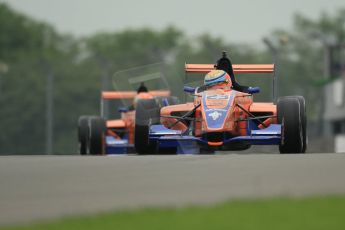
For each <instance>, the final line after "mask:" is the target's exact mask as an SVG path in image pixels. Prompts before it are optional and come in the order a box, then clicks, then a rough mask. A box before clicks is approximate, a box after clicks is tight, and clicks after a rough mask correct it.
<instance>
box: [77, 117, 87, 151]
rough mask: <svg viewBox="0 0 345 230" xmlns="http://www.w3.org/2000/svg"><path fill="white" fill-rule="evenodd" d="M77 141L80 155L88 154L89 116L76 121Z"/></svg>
mask: <svg viewBox="0 0 345 230" xmlns="http://www.w3.org/2000/svg"><path fill="white" fill-rule="evenodd" d="M78 141H79V153H80V155H86V154H88V143H89V116H81V117H79V119H78Z"/></svg>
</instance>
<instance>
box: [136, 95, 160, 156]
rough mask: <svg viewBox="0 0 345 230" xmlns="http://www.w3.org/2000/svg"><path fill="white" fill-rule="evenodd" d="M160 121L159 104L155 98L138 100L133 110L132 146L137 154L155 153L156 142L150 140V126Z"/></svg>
mask: <svg viewBox="0 0 345 230" xmlns="http://www.w3.org/2000/svg"><path fill="white" fill-rule="evenodd" d="M159 123H160V106H159V105H158V103H157V101H156V100H155V99H148V100H139V101H138V102H137V107H136V111H135V130H134V147H135V150H136V151H137V153H138V154H139V155H145V154H155V153H156V150H157V142H156V141H153V140H150V138H149V131H150V126H151V125H153V124H159Z"/></svg>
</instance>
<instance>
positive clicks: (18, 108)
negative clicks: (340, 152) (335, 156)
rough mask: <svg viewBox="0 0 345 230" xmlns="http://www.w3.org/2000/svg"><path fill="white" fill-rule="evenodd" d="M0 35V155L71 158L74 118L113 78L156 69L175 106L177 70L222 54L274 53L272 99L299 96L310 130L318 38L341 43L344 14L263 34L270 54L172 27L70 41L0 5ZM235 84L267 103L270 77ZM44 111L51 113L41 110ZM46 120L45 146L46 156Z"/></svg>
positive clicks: (318, 80)
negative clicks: (252, 89)
mask: <svg viewBox="0 0 345 230" xmlns="http://www.w3.org/2000/svg"><path fill="white" fill-rule="evenodd" d="M0 31H1V32H0V106H1V110H0V127H1V132H0V154H42V153H43V154H44V153H47V152H52V153H54V154H76V153H77V120H78V117H79V116H80V115H83V114H98V113H99V100H100V91H101V89H109V90H111V89H112V88H113V86H112V79H111V78H112V76H113V75H114V73H116V72H117V71H120V70H123V69H128V68H133V67H136V66H143V65H148V64H152V63H164V70H162V71H163V72H164V76H166V78H167V79H168V82H170V83H171V84H169V85H170V90H171V91H172V92H173V94H175V95H179V96H180V97H181V99H183V97H182V96H181V95H182V85H178V84H174V82H175V83H176V82H182V81H183V80H184V77H185V73H184V69H183V67H184V63H185V62H187V63H215V61H216V60H217V59H218V58H219V56H220V54H221V51H223V50H226V51H228V52H229V54H230V57H231V58H232V61H233V63H271V62H273V61H274V60H273V59H272V52H273V51H274V52H275V53H274V54H275V55H276V57H275V58H276V60H278V61H279V62H278V63H279V65H278V72H277V74H278V77H279V94H280V96H282V95H297V94H298V95H303V96H304V97H305V98H306V100H307V105H308V111H307V112H308V116H309V120H310V123H311V124H313V123H317V121H318V117H319V113H320V111H321V110H322V108H321V106H320V103H319V99H320V98H319V97H320V90H321V88H322V86H323V85H324V84H326V83H327V81H328V80H327V81H325V78H324V76H325V72H324V59H323V57H324V47H325V45H327V44H328V43H327V44H326V42H327V40H326V39H331V40H332V41H331V42H332V45H336V44H342V43H344V42H345V10H344V9H342V10H339V12H337V13H335V14H334V15H329V14H326V13H325V14H323V15H321V16H320V18H319V19H317V20H314V21H313V20H310V19H308V18H305V17H304V16H303V15H296V16H295V17H294V27H293V29H292V31H283V30H276V31H273V32H272V34H270V35H267V38H266V40H269V42H270V44H271V45H272V46H273V48H274V50H273V51H272V49H271V50H269V49H267V48H266V47H265V46H263V45H262V46H260V47H256V46H254V45H248V44H234V43H228V42H226V41H225V40H224V39H223V38H219V37H213V36H211V35H209V34H203V35H200V36H199V37H197V38H193V39H192V38H189V37H187V36H186V35H185V34H184V33H183V32H182V31H180V30H179V29H178V28H174V27H168V28H166V29H163V30H161V31H156V30H152V29H148V28H144V29H136V30H124V31H117V32H113V33H99V34H95V35H93V36H90V37H86V38H78V39H77V38H74V37H72V36H70V35H65V34H59V33H57V32H56V31H55V29H54V28H53V27H52V26H50V25H48V24H45V23H42V22H39V21H35V20H33V19H31V18H29V17H27V16H25V15H22V14H20V13H17V12H15V11H13V10H12V9H11V8H9V7H8V6H7V5H6V4H3V3H0ZM335 58H336V57H335ZM335 63H336V62H335ZM330 69H331V70H332V71H330V74H331V75H332V77H330V78H328V79H331V80H332V79H335V78H336V77H337V76H339V75H340V73H339V72H337V68H336V67H334V68H333V67H332V66H331V68H330ZM177 79H178V81H177ZM237 79H238V81H239V82H241V83H242V84H245V85H252V86H260V87H261V90H262V93H261V94H259V95H257V96H255V97H256V99H257V100H269V99H270V97H271V78H270V77H263V76H260V75H258V76H257V77H256V76H248V77H247V76H243V77H242V76H238V77H237ZM50 102H53V103H50ZM50 104H53V107H50V108H49V106H50ZM50 115H52V118H53V119H52V120H51V121H50V122H51V123H50V125H51V130H52V133H51V135H52V136H51V138H52V139H53V145H52V149H50V150H49V149H47V146H46V137H47V134H48V133H49V127H48V128H47V124H49V120H48V123H47V117H49V116H50ZM309 127H310V126H309ZM311 132H312V133H311V134H313V132H316V131H315V130H314V131H313V130H311Z"/></svg>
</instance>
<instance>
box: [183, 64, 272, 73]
mask: <svg viewBox="0 0 345 230" xmlns="http://www.w3.org/2000/svg"><path fill="white" fill-rule="evenodd" d="M232 68H233V70H234V73H235V74H249V73H273V72H274V64H235V65H232ZM214 69H215V66H214V64H185V71H186V73H208V72H210V71H211V70H214Z"/></svg>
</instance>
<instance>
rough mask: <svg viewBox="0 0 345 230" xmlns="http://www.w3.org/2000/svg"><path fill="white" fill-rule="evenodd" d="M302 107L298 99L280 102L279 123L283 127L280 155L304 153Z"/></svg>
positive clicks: (284, 98) (285, 98)
mask: <svg viewBox="0 0 345 230" xmlns="http://www.w3.org/2000/svg"><path fill="white" fill-rule="evenodd" d="M300 109H301V106H300V102H299V99H298V98H296V97H283V98H280V99H279V100H278V104H277V112H278V123H279V124H281V125H282V131H281V135H282V138H281V139H282V140H281V143H280V145H279V151H280V153H303V128H302V123H303V122H302V117H301V111H300Z"/></svg>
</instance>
